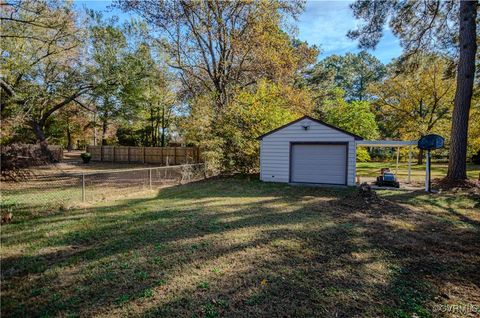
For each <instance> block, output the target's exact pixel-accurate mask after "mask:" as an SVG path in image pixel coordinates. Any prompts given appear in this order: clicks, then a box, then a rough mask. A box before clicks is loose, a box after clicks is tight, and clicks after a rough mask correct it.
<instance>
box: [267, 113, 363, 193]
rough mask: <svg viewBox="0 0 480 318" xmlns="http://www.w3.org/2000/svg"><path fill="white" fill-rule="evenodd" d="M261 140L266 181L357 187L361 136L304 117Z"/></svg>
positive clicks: (269, 133)
mask: <svg viewBox="0 0 480 318" xmlns="http://www.w3.org/2000/svg"><path fill="white" fill-rule="evenodd" d="M258 139H259V140H260V179H261V180H262V181H267V182H290V183H317V184H335V185H352V186H353V185H355V174H356V171H355V167H356V146H355V141H356V140H363V138H361V137H359V136H357V135H354V134H352V133H349V132H347V131H345V130H342V129H340V128H337V127H334V126H331V125H329V124H327V123H324V122H322V121H320V120H317V119H314V118H311V117H309V116H304V117H301V118H299V119H297V120H295V121H292V122H290V123H288V124H286V125H284V126H282V127H279V128H277V129H274V130H272V131H270V132H268V133H266V134H264V135H262V136H260V137H258Z"/></svg>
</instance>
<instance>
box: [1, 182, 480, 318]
mask: <svg viewBox="0 0 480 318" xmlns="http://www.w3.org/2000/svg"><path fill="white" fill-rule="evenodd" d="M349 191H352V190H349V189H334V190H330V189H324V188H308V187H290V186H287V185H278V184H266V183H260V182H258V181H254V180H249V179H248V178H240V177H237V178H227V179H214V180H206V181H201V182H197V183H193V184H188V185H184V186H176V187H172V188H168V189H162V190H161V191H159V193H158V195H157V196H156V197H154V198H148V199H131V200H126V201H123V202H117V203H115V204H108V205H105V206H95V207H91V208H87V209H82V210H75V211H66V212H59V213H56V214H53V215H47V216H44V217H42V216H38V217H35V218H32V219H28V220H25V221H24V222H22V223H18V224H11V225H9V226H8V227H7V228H6V230H5V231H2V244H3V247H2V248H5V249H6V250H7V252H8V253H6V256H4V257H2V283H3V284H2V316H4V317H8V316H12V317H13V316H22V315H23V316H39V315H50V316H68V315H80V316H91V315H106V316H108V315H111V316H152V317H156V316H157V317H158V316H163V317H167V316H171V317H178V316H189V317H191V316H205V317H216V316H239V317H251V316H330V317H333V316H337V317H352V316H355V315H360V316H389V317H404V316H409V315H412V314H416V315H417V316H420V317H434V316H435V317H438V316H439V315H437V314H433V313H432V311H431V306H432V304H433V303H434V302H435V301H437V300H436V297H437V296H438V295H441V294H442V293H444V290H445V288H446V287H445V286H458V287H459V288H458V289H457V290H458V293H459V296H461V297H463V298H462V300H465V301H467V300H469V299H471V298H469V297H473V296H472V295H470V294H468V292H465V290H467V287H469V288H470V289H471V290H473V292H475V291H477V292H478V288H479V286H478V282H479V281H480V279H479V276H478V273H477V265H478V263H477V261H478V255H477V252H476V251H478V248H479V247H480V246H479V235H478V234H479V233H478V232H479V228H478V226H477V225H475V224H473V225H472V227H470V228H466V229H460V228H457V227H452V226H451V224H449V223H445V222H440V221H439V219H438V218H434V217H432V216H431V215H429V214H428V213H416V212H415V211H413V210H411V209H410V208H409V207H408V206H404V205H403V204H402V205H399V204H398V203H397V201H396V199H394V198H391V200H390V201H389V205H388V206H382V207H378V211H362V210H359V209H352V208H350V207H347V206H345V205H344V204H343V196H344V195H346V194H348V193H349ZM398 211H402V213H396V212H398ZM374 212H375V213H374ZM377 212H378V213H377ZM445 213H448V211H446V212H445ZM432 229H435V231H432ZM25 246H26V247H25ZM472 286H473V287H472ZM475 286H476V287H475ZM462 288H463V289H462ZM472 288H473V289H472ZM475 288H476V289H475ZM451 297H456V296H455V295H451Z"/></svg>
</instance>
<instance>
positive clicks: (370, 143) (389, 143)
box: [355, 140, 417, 183]
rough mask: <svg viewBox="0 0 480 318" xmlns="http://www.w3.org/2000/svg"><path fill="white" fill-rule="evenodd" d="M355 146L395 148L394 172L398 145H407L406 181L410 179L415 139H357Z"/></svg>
mask: <svg viewBox="0 0 480 318" xmlns="http://www.w3.org/2000/svg"><path fill="white" fill-rule="evenodd" d="M355 146H356V147H358V146H360V147H391V148H397V163H396V167H395V174H397V173H398V162H399V160H400V147H408V181H407V183H410V181H411V173H412V146H417V141H416V140H411V141H397V140H357V141H355Z"/></svg>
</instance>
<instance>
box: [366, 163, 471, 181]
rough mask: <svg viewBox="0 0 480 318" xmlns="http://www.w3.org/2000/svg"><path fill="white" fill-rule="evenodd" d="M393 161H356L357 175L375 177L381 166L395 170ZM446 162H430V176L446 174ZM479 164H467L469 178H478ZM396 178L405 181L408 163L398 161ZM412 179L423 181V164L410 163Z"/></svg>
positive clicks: (378, 173) (441, 176)
mask: <svg viewBox="0 0 480 318" xmlns="http://www.w3.org/2000/svg"><path fill="white" fill-rule="evenodd" d="M395 165H396V164H395V162H357V175H358V176H360V177H377V176H378V175H380V169H381V168H390V170H391V171H392V172H395ZM447 171H448V164H447V163H432V178H443V177H445V176H446V175H447ZM479 174H480V165H474V164H467V175H468V177H469V178H470V179H475V180H477V179H478V175H479ZM397 175H398V178H399V179H400V181H404V182H405V181H406V180H407V177H408V163H406V162H400V163H399V165H398V174H397ZM412 181H420V182H424V181H425V164H423V165H417V164H415V163H412Z"/></svg>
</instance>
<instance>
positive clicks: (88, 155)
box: [80, 152, 92, 163]
mask: <svg viewBox="0 0 480 318" xmlns="http://www.w3.org/2000/svg"><path fill="white" fill-rule="evenodd" d="M80 157H81V158H82V161H83V163H89V162H90V160H91V159H92V154H91V153H89V152H84V153H82V154H80Z"/></svg>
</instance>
